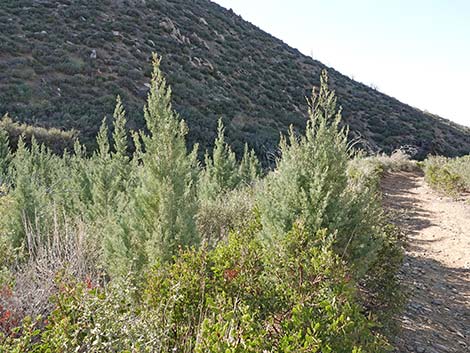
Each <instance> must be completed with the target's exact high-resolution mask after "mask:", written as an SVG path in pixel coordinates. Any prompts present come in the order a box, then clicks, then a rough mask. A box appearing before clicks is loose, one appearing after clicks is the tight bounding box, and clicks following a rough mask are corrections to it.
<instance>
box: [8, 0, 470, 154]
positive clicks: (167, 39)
mask: <svg viewBox="0 0 470 353" xmlns="http://www.w3.org/2000/svg"><path fill="white" fill-rule="evenodd" d="M152 51H156V52H158V53H159V54H162V55H163V57H164V60H163V63H162V67H163V69H164V71H165V72H166V73H167V74H168V79H169V82H170V83H171V85H172V87H173V89H174V105H175V108H176V110H177V111H178V112H179V113H180V114H181V116H182V117H183V118H184V119H185V120H186V121H187V122H188V125H189V127H190V133H189V142H190V143H194V142H199V143H201V144H202V146H203V147H205V146H210V145H211V143H212V141H213V139H214V137H215V131H216V125H217V120H218V118H219V117H222V118H223V121H224V123H225V125H226V127H227V140H228V141H229V142H230V143H231V144H232V145H233V148H234V149H235V150H236V151H237V152H238V153H239V154H241V152H242V150H243V145H244V142H245V141H248V142H249V143H250V145H251V147H254V148H255V149H256V151H257V152H258V153H259V154H260V155H265V154H266V152H269V151H272V150H273V149H274V148H276V146H277V142H278V140H279V131H280V130H281V131H286V129H287V128H288V126H289V125H290V124H293V125H294V126H295V127H296V128H299V129H303V128H304V126H305V121H306V114H305V111H306V101H305V98H304V97H305V96H310V90H311V88H312V85H318V83H319V82H318V77H319V73H320V71H321V69H322V68H323V67H324V65H323V64H321V63H320V62H318V61H315V60H312V59H311V58H309V57H306V56H304V55H302V54H301V53H299V52H298V51H297V50H295V49H292V48H290V47H289V46H287V45H286V44H284V43H283V42H282V41H280V40H278V39H276V38H273V37H272V36H270V35H269V34H267V33H265V32H263V31H261V30H260V29H258V28H257V27H255V26H253V25H252V24H250V23H248V22H246V21H244V20H243V19H242V18H241V17H239V16H237V15H235V14H234V13H233V12H231V11H229V10H226V9H224V8H222V7H220V6H218V5H216V4H214V3H212V2H210V1H207V0H192V1H187V0H159V1H157V0H146V1H143V0H97V1H92V2H90V1H84V0H77V1H70V0H41V1H38V0H4V1H1V2H0V114H1V115H3V114H4V113H6V112H9V113H10V115H11V116H12V118H14V119H19V120H20V121H21V122H26V123H31V124H34V125H39V126H42V127H56V128H61V129H65V130H70V129H74V130H77V131H80V132H81V136H82V140H85V141H88V142H90V141H92V140H93V136H94V135H95V134H96V132H97V130H98V127H99V125H100V121H101V119H102V118H103V116H104V115H110V113H111V112H112V109H113V104H114V98H115V96H116V95H117V94H119V95H121V97H122V98H123V99H124V101H125V102H126V108H127V110H128V116H129V127H130V128H140V127H142V126H143V121H144V119H143V113H142V109H141V106H142V104H143V101H144V100H145V97H146V95H147V92H148V89H149V76H150V71H149V69H148V67H149V61H150V56H151V55H150V54H151V52H152ZM329 73H330V78H331V83H332V87H333V88H335V89H336V91H337V95H338V98H339V103H340V104H341V105H342V106H344V111H343V115H344V120H345V122H346V123H348V124H349V125H350V127H351V131H352V137H358V136H360V137H362V138H364V140H366V141H367V144H368V145H369V146H370V147H371V148H372V149H375V150H377V149H385V150H393V149H395V148H397V147H399V146H401V145H409V144H410V145H414V146H417V147H418V150H419V156H424V155H425V154H427V153H429V152H433V153H439V154H444V155H458V154H464V153H468V152H470V133H469V131H468V129H464V128H463V127H460V126H457V125H455V124H452V123H450V122H449V121H447V120H444V119H441V118H439V117H436V116H432V115H430V114H427V113H424V112H421V111H419V110H417V109H414V108H412V107H410V106H408V105H406V104H403V103H401V102H399V101H397V100H395V99H393V98H391V97H388V96H386V95H384V94H381V93H380V92H378V91H376V90H373V89H371V88H369V87H367V86H365V85H363V84H360V83H358V82H355V81H353V80H351V79H349V78H348V77H346V76H343V75H341V74H340V73H338V72H336V71H334V70H333V69H329ZM404 84H406V82H404Z"/></svg>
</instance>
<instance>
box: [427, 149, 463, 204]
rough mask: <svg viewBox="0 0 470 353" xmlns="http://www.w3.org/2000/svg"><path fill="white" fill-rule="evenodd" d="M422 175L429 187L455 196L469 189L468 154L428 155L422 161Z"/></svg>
mask: <svg viewBox="0 0 470 353" xmlns="http://www.w3.org/2000/svg"><path fill="white" fill-rule="evenodd" d="M424 175H425V180H426V182H427V183H428V185H429V186H430V187H431V188H433V189H435V190H437V191H439V192H442V193H444V194H446V195H448V196H451V197H456V196H458V195H459V194H461V193H463V192H465V191H469V190H470V156H465V157H460V158H446V157H440V156H431V157H428V158H427V159H426V160H425V162H424Z"/></svg>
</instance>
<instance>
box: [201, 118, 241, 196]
mask: <svg viewBox="0 0 470 353" xmlns="http://www.w3.org/2000/svg"><path fill="white" fill-rule="evenodd" d="M238 168H239V167H238V163H237V158H236V156H235V153H234V152H233V151H232V148H231V147H230V146H229V145H228V144H227V143H226V142H225V128H224V125H223V123H222V119H219V123H218V127H217V138H216V139H215V143H214V150H213V154H212V156H210V155H209V153H208V152H206V156H205V169H204V171H203V173H202V175H201V181H200V188H199V189H200V195H201V198H203V199H213V198H215V197H216V196H217V195H220V194H222V193H224V192H227V191H230V190H233V189H235V188H236V187H237V186H238V184H239V183H240V176H239V174H238Z"/></svg>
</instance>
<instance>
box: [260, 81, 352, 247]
mask: <svg viewBox="0 0 470 353" xmlns="http://www.w3.org/2000/svg"><path fill="white" fill-rule="evenodd" d="M309 103H310V109H309V120H308V123H307V128H306V132H305V135H302V136H297V135H296V134H295V132H294V131H293V130H291V131H290V133H289V136H288V137H287V138H282V141H281V144H280V152H281V156H282V157H281V158H280V159H279V160H278V161H277V166H276V169H275V171H273V172H272V173H270V174H269V175H268V176H267V179H266V185H265V188H264V192H263V194H262V196H261V198H260V202H259V203H260V208H261V213H262V215H263V216H262V222H263V226H264V227H265V229H266V234H269V237H271V238H273V239H272V240H275V237H277V236H279V235H282V234H284V233H285V232H286V231H288V230H290V229H291V228H292V225H293V224H294V222H295V221H296V220H298V219H302V221H303V222H304V224H305V225H306V227H307V228H308V229H309V231H310V232H311V233H312V234H315V233H316V232H317V231H318V230H319V229H321V228H329V229H331V230H336V229H337V228H338V224H340V223H341V221H342V219H341V217H342V214H341V212H340V209H341V208H342V206H341V205H342V201H343V200H342V196H343V192H344V190H345V188H346V186H347V175H346V166H347V161H348V158H349V152H348V143H347V132H346V130H344V129H340V128H339V123H340V120H341V113H340V112H339V111H337V110H336V98H335V95H334V92H331V91H330V90H329V89H328V81H327V75H326V72H323V74H322V77H321V86H320V92H319V94H318V95H314V96H313V98H312V100H311V101H310V102H309Z"/></svg>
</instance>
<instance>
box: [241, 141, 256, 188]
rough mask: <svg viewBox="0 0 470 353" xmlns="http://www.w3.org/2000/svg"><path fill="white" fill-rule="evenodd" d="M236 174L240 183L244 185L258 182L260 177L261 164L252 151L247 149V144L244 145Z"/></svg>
mask: <svg viewBox="0 0 470 353" xmlns="http://www.w3.org/2000/svg"><path fill="white" fill-rule="evenodd" d="M238 174H239V178H240V182H241V183H243V184H246V185H249V184H251V183H252V182H253V181H255V180H258V179H259V178H260V176H261V164H260V162H259V160H258V157H256V154H255V151H254V150H253V149H252V150H249V149H248V144H247V143H245V148H244V150H243V157H242V160H241V161H240V167H239V168H238Z"/></svg>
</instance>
